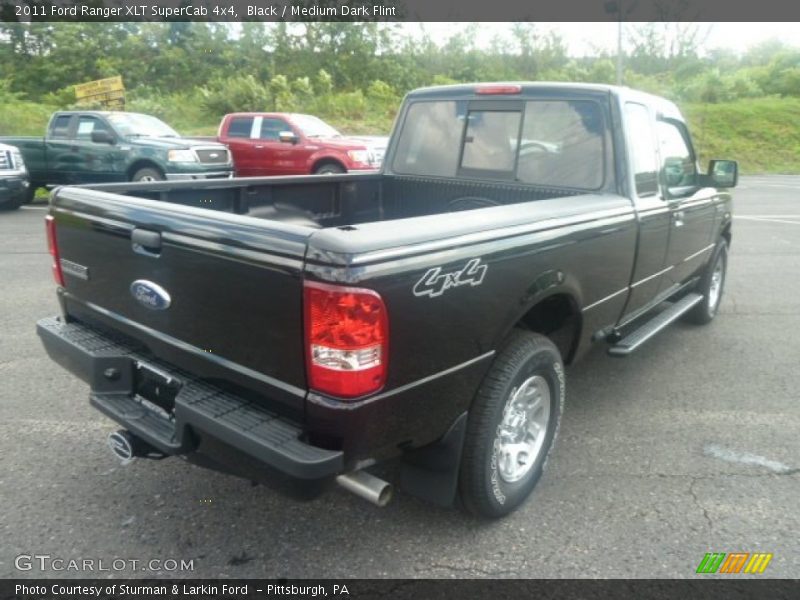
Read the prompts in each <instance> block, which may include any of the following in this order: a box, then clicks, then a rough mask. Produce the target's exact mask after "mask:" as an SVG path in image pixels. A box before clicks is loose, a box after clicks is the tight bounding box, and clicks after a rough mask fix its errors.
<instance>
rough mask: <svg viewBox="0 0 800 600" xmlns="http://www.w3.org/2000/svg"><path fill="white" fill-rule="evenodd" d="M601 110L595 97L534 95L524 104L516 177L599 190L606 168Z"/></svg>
mask: <svg viewBox="0 0 800 600" xmlns="http://www.w3.org/2000/svg"><path fill="white" fill-rule="evenodd" d="M604 131H605V127H604V124H603V113H602V110H601V108H600V105H599V104H598V103H596V102H591V101H585V100H583V101H581V100H577V101H574V100H547V101H543V100H534V101H531V102H528V103H527V104H526V107H525V121H524V122H523V124H522V139H521V140H520V151H519V163H518V166H517V179H518V180H519V181H522V182H525V183H534V184H539V185H545V186H556V187H572V188H580V189H587V190H596V189H599V188H601V187H602V186H603V180H604V173H605V156H604V139H603V133H604Z"/></svg>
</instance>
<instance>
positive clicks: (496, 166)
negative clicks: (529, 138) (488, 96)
mask: <svg viewBox="0 0 800 600" xmlns="http://www.w3.org/2000/svg"><path fill="white" fill-rule="evenodd" d="M520 118H521V113H520V112H519V111H502V112H501V111H488V110H476V111H470V112H469V116H468V117H467V132H466V135H465V136H464V153H463V154H462V157H461V166H462V167H463V168H465V169H479V170H482V171H500V172H508V173H511V172H512V171H513V170H514V159H515V158H516V154H517V142H518V141H519V121H520Z"/></svg>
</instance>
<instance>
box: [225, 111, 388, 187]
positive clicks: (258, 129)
mask: <svg viewBox="0 0 800 600" xmlns="http://www.w3.org/2000/svg"><path fill="white" fill-rule="evenodd" d="M386 139H388V138H380V137H370V138H358V137H345V136H343V135H342V134H341V133H339V132H338V131H336V129H334V128H333V127H331V126H330V125H328V124H327V123H325V121H323V120H322V119H319V118H317V117H314V116H312V115H302V114H296V113H232V114H229V115H225V116H224V117H223V118H222V123H220V126H219V133H218V140H219V141H220V142H222V143H223V144H226V145H227V146H228V148H230V151H231V154H232V155H233V161H234V164H235V168H236V175H237V177H262V176H269V175H303V174H332V173H346V172H348V171H368V170H374V169H378V168H379V167H380V166H381V162H382V161H383V153H384V150H385V148H386Z"/></svg>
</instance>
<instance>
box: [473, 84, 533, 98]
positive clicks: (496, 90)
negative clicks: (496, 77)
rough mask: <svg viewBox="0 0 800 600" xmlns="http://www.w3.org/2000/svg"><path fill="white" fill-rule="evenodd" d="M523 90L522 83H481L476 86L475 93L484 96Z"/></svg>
mask: <svg viewBox="0 0 800 600" xmlns="http://www.w3.org/2000/svg"><path fill="white" fill-rule="evenodd" d="M521 92H522V86H521V85H481V86H478V87H476V88H475V93H476V94H480V95H482V96H484V95H485V96H494V95H502V94H519V93H521Z"/></svg>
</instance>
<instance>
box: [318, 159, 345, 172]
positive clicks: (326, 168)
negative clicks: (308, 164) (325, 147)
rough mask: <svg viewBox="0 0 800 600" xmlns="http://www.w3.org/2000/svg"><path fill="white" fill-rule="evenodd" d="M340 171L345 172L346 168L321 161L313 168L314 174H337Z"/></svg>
mask: <svg viewBox="0 0 800 600" xmlns="http://www.w3.org/2000/svg"><path fill="white" fill-rule="evenodd" d="M340 173H347V170H346V169H345V168H344V167H343V166H342V165H340V164H337V163H330V162H329V163H322V164H321V165H320V166H318V167H317V168H316V169H314V175H338V174H340Z"/></svg>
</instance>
